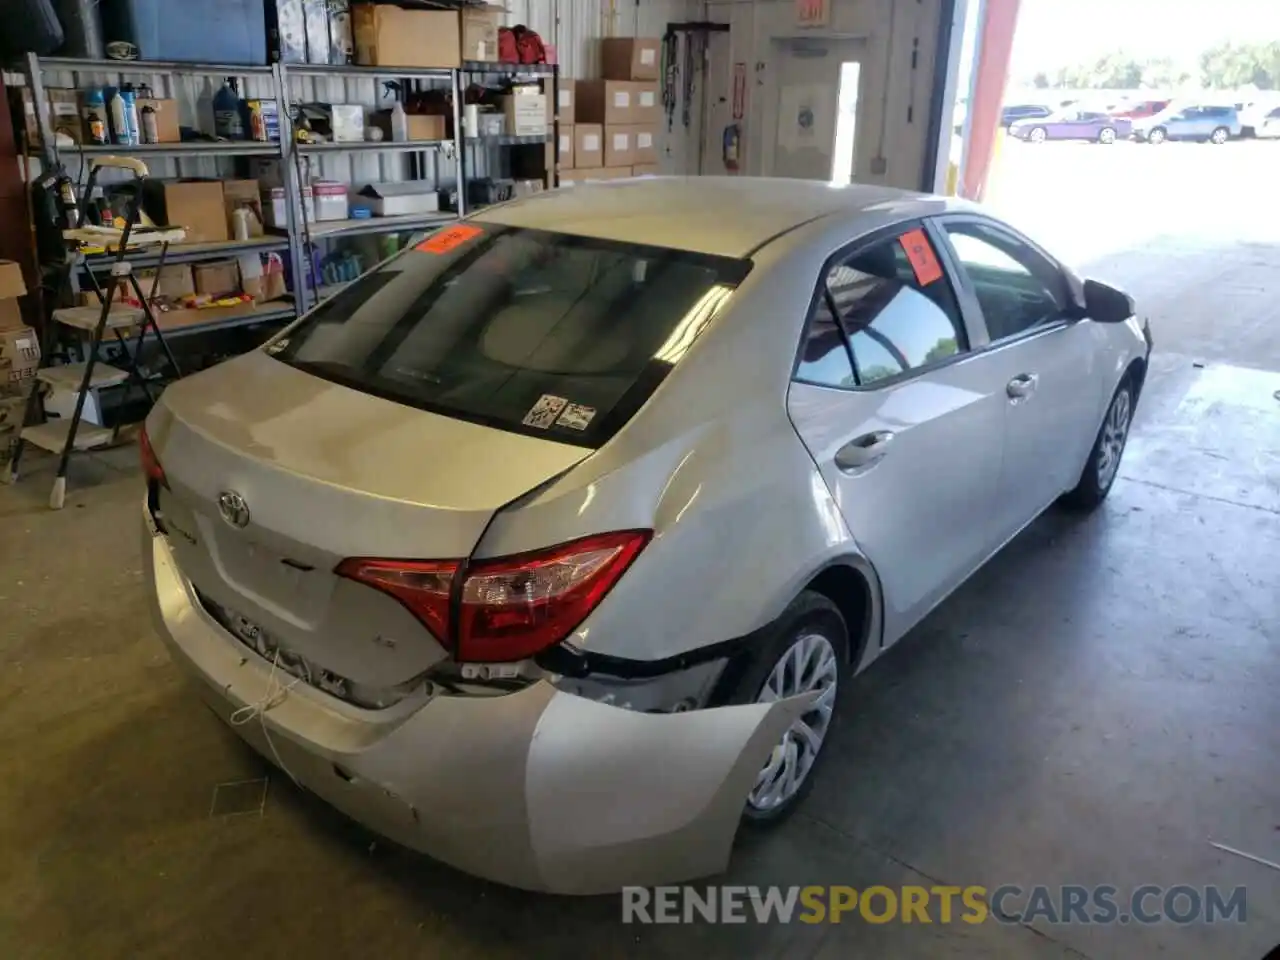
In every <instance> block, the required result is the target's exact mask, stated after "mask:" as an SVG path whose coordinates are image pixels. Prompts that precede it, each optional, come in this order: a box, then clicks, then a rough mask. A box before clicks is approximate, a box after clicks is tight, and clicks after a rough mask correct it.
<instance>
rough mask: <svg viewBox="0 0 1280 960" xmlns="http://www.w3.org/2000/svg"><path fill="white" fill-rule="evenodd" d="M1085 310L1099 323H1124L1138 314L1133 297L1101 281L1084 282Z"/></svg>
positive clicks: (1091, 318)
mask: <svg viewBox="0 0 1280 960" xmlns="http://www.w3.org/2000/svg"><path fill="white" fill-rule="evenodd" d="M1084 309H1085V313H1086V315H1087V316H1088V317H1089V319H1090V320H1094V321H1096V322H1097V323H1124V322H1125V321H1126V320H1128V319H1129V318H1130V317H1132V316H1133V315H1134V314H1135V313H1136V312H1137V307H1136V306H1135V305H1134V302H1133V297H1131V296H1129V295H1128V294H1127V293H1125V292H1124V291H1123V290H1117V289H1116V288H1115V287H1112V286H1109V285H1108V284H1105V283H1102V282H1101V281H1099V280H1086V281H1085V282H1084Z"/></svg>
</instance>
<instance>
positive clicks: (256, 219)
mask: <svg viewBox="0 0 1280 960" xmlns="http://www.w3.org/2000/svg"><path fill="white" fill-rule="evenodd" d="M261 191H262V186H261V184H259V183H258V181H257V180H223V181H222V202H223V204H224V205H225V206H226V208H227V233H228V234H229V235H230V236H231V237H233V238H234V237H235V235H236V221H235V211H236V210H238V209H240V208H241V207H248V208H249V211H250V213H251V214H252V216H250V217H249V236H251V237H260V236H262V235H263V233H265V231H264V229H263V220H262V193H261Z"/></svg>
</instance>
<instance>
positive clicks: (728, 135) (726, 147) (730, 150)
mask: <svg viewBox="0 0 1280 960" xmlns="http://www.w3.org/2000/svg"><path fill="white" fill-rule="evenodd" d="M741 139H742V127H740V126H739V125H738V124H736V123H731V124H729V126H727V127H725V128H724V144H723V149H722V151H721V153H722V156H723V159H724V168H725V169H726V170H737V169H738V143H739V141H741Z"/></svg>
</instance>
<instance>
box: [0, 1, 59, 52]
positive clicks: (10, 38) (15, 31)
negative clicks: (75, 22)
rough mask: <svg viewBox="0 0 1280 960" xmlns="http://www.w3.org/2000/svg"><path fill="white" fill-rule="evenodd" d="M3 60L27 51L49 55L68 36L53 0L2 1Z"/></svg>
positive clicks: (0, 49) (0, 42) (0, 37)
mask: <svg viewBox="0 0 1280 960" xmlns="http://www.w3.org/2000/svg"><path fill="white" fill-rule="evenodd" d="M0 23H3V24H4V29H2V30H0V61H12V60H16V59H18V58H19V57H21V56H23V55H24V54H27V53H35V54H38V55H39V56H42V57H47V56H48V55H49V54H51V53H53V51H55V50H57V49H58V48H59V47H60V46H62V43H63V40H64V39H65V38H64V36H63V33H62V21H60V20H59V19H58V15H57V14H56V13H55V12H54V10H53V4H52V3H51V2H50V0H0Z"/></svg>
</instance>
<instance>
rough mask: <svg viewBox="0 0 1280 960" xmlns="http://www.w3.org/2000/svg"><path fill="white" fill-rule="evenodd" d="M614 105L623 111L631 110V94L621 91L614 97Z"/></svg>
mask: <svg viewBox="0 0 1280 960" xmlns="http://www.w3.org/2000/svg"><path fill="white" fill-rule="evenodd" d="M613 105H614V106H615V107H619V108H620V109H623V110H626V109H628V108H630V106H631V94H630V93H628V92H627V91H626V90H619V91H618V92H617V93H615V94H614V95H613Z"/></svg>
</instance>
